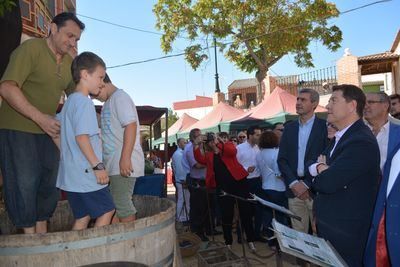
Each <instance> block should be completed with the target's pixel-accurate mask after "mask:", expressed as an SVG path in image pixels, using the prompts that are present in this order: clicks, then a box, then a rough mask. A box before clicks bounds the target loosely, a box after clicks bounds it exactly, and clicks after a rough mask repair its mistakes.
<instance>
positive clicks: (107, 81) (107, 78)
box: [103, 73, 112, 83]
mask: <svg viewBox="0 0 400 267" xmlns="http://www.w3.org/2000/svg"><path fill="white" fill-rule="evenodd" d="M103 81H104V82H105V83H112V82H111V79H110V76H108V74H107V73H106V76H104V80H103Z"/></svg>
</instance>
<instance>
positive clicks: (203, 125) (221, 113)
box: [185, 102, 244, 132]
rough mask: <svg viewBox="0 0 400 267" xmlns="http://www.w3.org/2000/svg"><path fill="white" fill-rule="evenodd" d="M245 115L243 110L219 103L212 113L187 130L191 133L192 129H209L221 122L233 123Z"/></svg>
mask: <svg viewBox="0 0 400 267" xmlns="http://www.w3.org/2000/svg"><path fill="white" fill-rule="evenodd" d="M243 114H244V113H243V111H242V110H240V109H237V108H234V107H232V106H230V105H228V104H226V103H224V102H220V103H218V105H216V106H215V107H214V108H213V110H211V111H210V113H208V114H207V115H206V116H204V117H203V118H202V119H201V120H199V121H198V122H196V123H194V124H193V125H191V126H190V127H189V128H187V129H186V130H185V132H189V131H190V130H191V129H194V128H199V129H207V128H211V127H215V126H217V125H219V124H220V123H221V122H226V121H231V120H233V119H235V118H237V117H240V116H242V115H243Z"/></svg>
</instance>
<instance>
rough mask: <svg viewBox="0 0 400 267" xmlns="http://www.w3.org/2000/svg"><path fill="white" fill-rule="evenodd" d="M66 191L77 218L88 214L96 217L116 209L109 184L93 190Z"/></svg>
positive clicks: (93, 217)
mask: <svg viewBox="0 0 400 267" xmlns="http://www.w3.org/2000/svg"><path fill="white" fill-rule="evenodd" d="M66 193H67V199H68V203H69V205H70V206H71V209H72V213H73V214H74V218H75V219H80V218H83V217H85V216H88V215H89V216H90V218H92V219H96V218H98V217H100V216H102V215H103V214H105V213H107V212H109V211H112V210H113V209H115V206H114V202H113V200H112V197H111V194H110V190H109V188H108V186H107V187H104V188H102V189H100V190H97V191H93V192H87V193H77V192H66Z"/></svg>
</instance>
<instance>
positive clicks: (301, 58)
mask: <svg viewBox="0 0 400 267" xmlns="http://www.w3.org/2000/svg"><path fill="white" fill-rule="evenodd" d="M153 12H154V14H155V15H156V18H157V22H156V27H157V28H158V29H159V30H161V31H162V32H163V35H162V37H161V48H162V50H163V51H164V52H165V53H170V52H172V44H173V43H174V42H175V41H176V39H177V38H179V37H184V38H186V39H188V40H189V41H190V44H189V45H188V46H187V47H186V49H185V59H186V61H187V62H188V63H189V64H190V65H191V66H192V68H193V69H194V70H196V69H197V68H198V67H199V65H200V64H201V62H203V61H204V60H206V59H207V58H208V57H207V53H206V51H205V49H204V47H205V43H206V44H208V42H209V41H210V39H211V38H213V37H215V38H217V40H218V42H217V46H218V47H219V49H220V51H221V52H224V55H225V57H226V58H228V59H229V60H230V61H231V62H233V63H234V64H235V65H236V66H237V67H238V68H239V69H240V70H242V71H246V72H253V71H256V78H257V80H258V82H259V86H258V87H259V88H258V90H257V91H258V92H257V93H258V97H257V100H258V101H260V100H261V86H260V85H261V81H262V80H263V79H264V78H265V77H266V75H267V71H268V69H269V68H270V67H271V66H272V65H273V64H275V63H276V62H277V61H278V60H279V59H281V58H282V57H283V56H285V55H287V54H289V53H290V54H293V55H294V60H295V62H296V64H297V65H298V66H299V67H313V63H312V55H311V53H310V51H309V49H308V46H309V43H310V42H311V41H313V40H318V41H320V42H321V43H322V44H323V45H324V46H326V47H327V48H328V49H330V50H331V51H335V50H337V49H338V48H339V47H340V42H341V40H342V33H341V31H340V29H339V28H338V27H337V26H335V25H332V26H330V25H329V23H328V20H329V19H330V18H334V17H337V16H338V15H339V11H338V9H337V8H336V6H335V4H333V3H330V2H327V1H325V0H314V1H312V0H297V1H293V0H197V1H191V0H158V2H157V4H156V5H155V6H154V9H153Z"/></svg>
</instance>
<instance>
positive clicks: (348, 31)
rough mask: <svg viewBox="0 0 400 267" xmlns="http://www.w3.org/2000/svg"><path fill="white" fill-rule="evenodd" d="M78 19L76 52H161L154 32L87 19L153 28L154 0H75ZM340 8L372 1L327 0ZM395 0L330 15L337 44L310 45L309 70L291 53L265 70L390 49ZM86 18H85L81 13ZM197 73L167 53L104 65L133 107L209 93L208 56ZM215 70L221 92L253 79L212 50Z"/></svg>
mask: <svg viewBox="0 0 400 267" xmlns="http://www.w3.org/2000/svg"><path fill="white" fill-rule="evenodd" d="M76 2H77V3H76V4H77V11H76V12H77V14H78V17H79V18H80V19H81V20H82V21H83V22H84V23H85V24H86V29H85V31H84V32H83V34H82V36H81V40H80V41H79V44H78V48H79V52H83V51H92V52H94V53H96V54H98V55H99V56H100V57H102V58H103V59H104V61H105V62H106V65H107V66H114V65H119V64H124V63H129V62H136V61H142V60H147V59H152V58H158V57H162V56H165V54H164V53H163V52H162V50H161V47H160V44H161V42H160V37H161V36H160V35H158V34H151V33H145V32H139V31H134V30H130V29H126V28H121V27H116V26H114V25H110V24H106V23H103V22H99V21H95V20H93V19H89V18H87V17H92V18H96V19H100V20H105V21H109V22H112V23H115V24H120V25H124V26H128V27H133V28H138V29H142V30H146V31H152V32H157V29H156V28H155V23H156V18H155V15H154V14H153V12H152V9H153V6H154V4H155V3H156V2H157V1H155V0H141V1H140V0H135V1H132V0H113V1H109V0H96V1H89V0H77V1H76ZM332 2H334V3H335V4H336V6H337V8H338V9H339V10H340V11H345V10H349V9H351V8H355V7H359V6H362V5H365V4H368V3H371V2H374V0H368V1H366V0H363V1H362V0H352V1H349V0H339V1H332ZM399 14H400V0H392V1H390V2H384V3H381V4H377V5H373V6H370V7H366V8H364V9H361V10H357V11H354V12H351V13H347V14H343V15H341V16H340V17H338V18H334V19H331V20H330V21H329V25H337V26H338V27H339V28H340V29H341V30H342V33H343V41H342V43H341V46H342V47H341V48H340V49H339V50H338V51H336V52H331V51H329V50H327V49H326V48H325V47H324V46H323V45H322V44H321V43H319V42H312V43H310V46H309V47H310V51H311V52H312V56H313V63H314V66H315V67H314V68H311V69H304V68H303V69H301V68H298V67H297V66H296V64H295V63H294V61H293V58H294V57H293V55H290V54H289V55H287V56H285V57H283V58H282V59H281V60H280V61H279V62H277V63H276V64H275V65H274V66H272V68H271V70H270V71H271V74H272V75H280V76H283V75H295V74H300V73H305V72H308V71H312V70H315V69H321V68H325V67H330V66H334V65H335V64H336V61H337V60H338V59H339V58H340V57H342V55H343V53H344V49H345V48H349V49H350V52H351V53H352V54H353V55H356V56H364V55H368V54H375V53H380V52H384V51H388V50H390V47H391V45H392V43H393V40H394V38H395V36H396V33H397V31H398V30H399V29H400V19H399V16H398V15H399ZM86 16H87V17H86ZM185 45H186V43H185V41H182V40H179V41H178V42H177V43H175V44H174V45H173V48H174V51H173V52H172V54H177V53H181V52H182V51H183V50H184V48H185ZM209 52H210V57H209V60H208V61H207V62H204V63H203V64H202V65H201V66H200V67H199V68H198V69H197V71H193V70H192V69H191V67H190V65H189V64H188V63H186V62H185V60H184V57H183V56H181V57H173V58H167V59H162V60H158V61H152V62H148V63H142V64H137V65H130V66H125V67H120V68H113V69H109V70H108V71H107V72H108V73H109V75H110V78H111V80H112V81H113V83H114V84H115V85H116V86H117V87H119V88H122V89H124V90H125V91H126V92H128V93H129V95H130V96H131V97H132V99H133V100H134V102H135V104H136V105H151V106H157V107H168V108H171V107H172V103H173V102H176V101H184V100H191V99H194V98H195V96H196V95H201V96H203V95H205V96H210V97H212V95H213V93H214V90H215V67H214V64H215V62H214V54H213V51H212V50H210V51H209ZM217 61H218V73H219V83H220V88H221V91H222V92H224V93H227V88H228V86H229V85H230V84H231V83H232V82H233V81H234V80H236V79H246V78H254V77H255V76H254V73H245V72H242V71H240V70H239V69H238V68H237V67H236V66H235V65H234V64H233V63H232V62H229V61H228V60H226V59H224V56H223V54H221V53H218V55H217Z"/></svg>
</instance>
